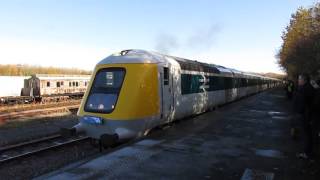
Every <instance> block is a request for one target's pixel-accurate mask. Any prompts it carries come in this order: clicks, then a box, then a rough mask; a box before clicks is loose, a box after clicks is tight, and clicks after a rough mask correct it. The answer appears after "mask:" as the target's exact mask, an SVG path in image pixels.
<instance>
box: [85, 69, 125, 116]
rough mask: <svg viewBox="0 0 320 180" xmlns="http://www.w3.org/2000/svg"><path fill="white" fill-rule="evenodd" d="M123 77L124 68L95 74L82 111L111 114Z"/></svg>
mask: <svg viewBox="0 0 320 180" xmlns="http://www.w3.org/2000/svg"><path fill="white" fill-rule="evenodd" d="M124 77H125V69H124V68H106V69H102V70H100V71H98V72H97V74H96V76H95V78H94V81H93V83H92V86H91V89H90V91H89V95H88V98H87V100H86V103H85V107H84V110H85V111H87V112H97V113H111V112H112V111H113V110H114V109H115V107H116V103H117V100H118V96H119V93H120V90H121V87H122V83H123V80H124Z"/></svg>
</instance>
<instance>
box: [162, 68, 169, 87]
mask: <svg viewBox="0 0 320 180" xmlns="http://www.w3.org/2000/svg"><path fill="white" fill-rule="evenodd" d="M163 84H164V85H169V68H167V67H164V68H163Z"/></svg>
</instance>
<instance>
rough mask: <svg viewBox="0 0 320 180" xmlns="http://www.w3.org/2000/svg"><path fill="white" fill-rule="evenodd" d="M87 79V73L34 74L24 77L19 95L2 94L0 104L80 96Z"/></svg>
mask: <svg viewBox="0 0 320 180" xmlns="http://www.w3.org/2000/svg"><path fill="white" fill-rule="evenodd" d="M89 80H90V76H89V75H59V74H35V75H32V76H31V77H29V78H26V79H24V87H23V88H21V93H20V96H9V95H7V96H2V97H0V104H17V103H19V104H20V103H30V102H47V101H59V100H63V99H68V98H76V97H82V96H83V94H84V92H85V90H86V88H87V86H88V82H89ZM16 88H19V87H16Z"/></svg>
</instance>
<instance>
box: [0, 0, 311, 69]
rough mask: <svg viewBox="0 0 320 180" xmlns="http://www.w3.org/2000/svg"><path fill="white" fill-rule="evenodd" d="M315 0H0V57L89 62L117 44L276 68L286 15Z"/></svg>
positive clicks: (115, 48) (72, 64)
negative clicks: (277, 53) (276, 56)
mask: <svg viewBox="0 0 320 180" xmlns="http://www.w3.org/2000/svg"><path fill="white" fill-rule="evenodd" d="M315 2H316V1H314V0H304V1H303V0H301V1H298V0H269V1H258V0H241V1H240V0H237V1H236V0H229V1H222V0H220V1H218V0H193V1H191V0H184V1H178V0H175V1H173V0H161V1H150V0H149V1H147V0H135V1H133V0H131V1H129V0H126V1H125V0H117V1H116V0H114V1H107V0H105V1H102V0H100V1H99V0H90V1H89V0H77V1H72V0H69V1H68V0H37V1H36V0H28V1H24V0H20V1H16V0H7V1H0V27H1V28H0V63H1V64H9V63H20V64H34V65H42V66H58V67H76V68H82V69H92V68H93V67H94V65H95V64H96V63H97V62H98V61H99V60H101V59H102V58H104V57H106V56H108V55H110V54H111V53H113V52H115V51H119V50H122V49H146V50H154V51H158V52H162V53H166V54H171V55H175V56H180V57H185V58H190V59H196V60H198V61H203V62H208V63H215V64H220V65H224V66H227V67H232V68H236V69H239V70H243V71H253V72H281V71H280V69H279V68H278V65H277V64H276V59H275V57H274V56H275V54H276V52H277V50H278V49H279V47H280V45H281V34H282V31H283V30H284V28H285V26H286V25H287V24H288V23H289V20H290V16H291V14H292V13H294V12H295V11H296V9H297V8H298V7H299V6H304V7H309V6H311V5H313V4H314V3H315Z"/></svg>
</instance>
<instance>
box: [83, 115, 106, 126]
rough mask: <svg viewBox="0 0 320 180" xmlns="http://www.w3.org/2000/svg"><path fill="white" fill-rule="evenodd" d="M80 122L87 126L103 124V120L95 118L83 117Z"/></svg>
mask: <svg viewBox="0 0 320 180" xmlns="http://www.w3.org/2000/svg"><path fill="white" fill-rule="evenodd" d="M80 122H82V123H85V124H96V125H99V124H103V119H102V118H100V117H95V116H83V117H81V118H80Z"/></svg>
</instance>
